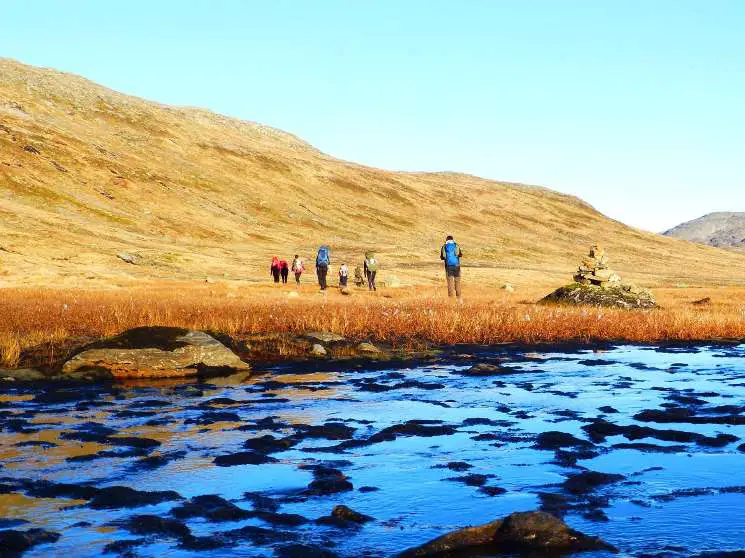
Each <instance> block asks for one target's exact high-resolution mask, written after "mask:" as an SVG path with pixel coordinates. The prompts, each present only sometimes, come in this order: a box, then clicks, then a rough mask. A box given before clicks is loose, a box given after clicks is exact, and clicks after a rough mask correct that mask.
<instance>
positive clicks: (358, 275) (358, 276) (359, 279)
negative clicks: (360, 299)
mask: <svg viewBox="0 0 745 558" xmlns="http://www.w3.org/2000/svg"><path fill="white" fill-rule="evenodd" d="M354 284H355V285H357V286H358V287H361V286H362V285H364V284H365V278H364V277H363V276H362V268H361V267H360V266H355V268H354Z"/></svg>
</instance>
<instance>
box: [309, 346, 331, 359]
mask: <svg viewBox="0 0 745 558" xmlns="http://www.w3.org/2000/svg"><path fill="white" fill-rule="evenodd" d="M310 354H312V355H313V356H317V357H324V356H326V355H327V354H328V352H327V351H326V349H325V348H324V346H323V345H321V344H320V343H313V346H312V347H311V349H310Z"/></svg>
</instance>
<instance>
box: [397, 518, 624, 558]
mask: <svg viewBox="0 0 745 558" xmlns="http://www.w3.org/2000/svg"><path fill="white" fill-rule="evenodd" d="M586 550H605V551H610V552H617V550H616V548H615V547H613V546H612V545H610V544H608V543H606V542H605V541H603V540H601V539H599V538H597V537H590V536H587V535H585V534H583V533H580V532H579V531H575V530H574V529H571V528H570V527H569V526H568V525H567V524H566V523H564V522H563V521H561V520H560V519H557V518H556V517H554V516H553V515H551V514H548V513H545V512H521V513H513V514H511V515H509V516H507V517H506V518H504V519H499V520H496V521H492V522H491V523H487V524H485V525H479V526H477V527H466V528H465V529H459V530H457V531H453V532H452V533H448V534H446V535H443V536H441V537H438V538H436V539H434V540H432V541H430V542H428V543H426V544H424V545H422V546H419V547H416V548H412V549H409V550H406V551H404V552H403V553H401V554H400V555H399V557H400V558H411V557H416V556H476V555H477V556H500V555H505V554H530V555H537V556H543V555H547V554H548V555H551V554H569V553H573V552H581V551H586Z"/></svg>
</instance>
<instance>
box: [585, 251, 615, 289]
mask: <svg viewBox="0 0 745 558" xmlns="http://www.w3.org/2000/svg"><path fill="white" fill-rule="evenodd" d="M574 280H575V281H576V282H577V283H580V284H582V285H596V286H598V287H616V286H620V284H621V277H620V276H619V275H618V274H617V273H615V272H613V271H612V270H610V269H608V258H607V257H606V255H605V250H604V249H603V248H602V247H601V246H599V245H598V244H593V245H592V246H591V247H590V253H589V254H588V255H587V256H585V257H584V258H582V261H581V262H580V264H579V269H578V270H577V273H575V274H574Z"/></svg>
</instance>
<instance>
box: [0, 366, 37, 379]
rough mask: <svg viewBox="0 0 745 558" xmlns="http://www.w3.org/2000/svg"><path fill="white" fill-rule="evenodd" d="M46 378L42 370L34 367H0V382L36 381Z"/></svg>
mask: <svg viewBox="0 0 745 558" xmlns="http://www.w3.org/2000/svg"><path fill="white" fill-rule="evenodd" d="M46 378H47V376H46V375H45V374H44V373H43V372H41V371H40V370H36V369H34V368H18V369H16V370H12V369H7V368H0V382H37V381H39V380H45V379H46Z"/></svg>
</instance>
